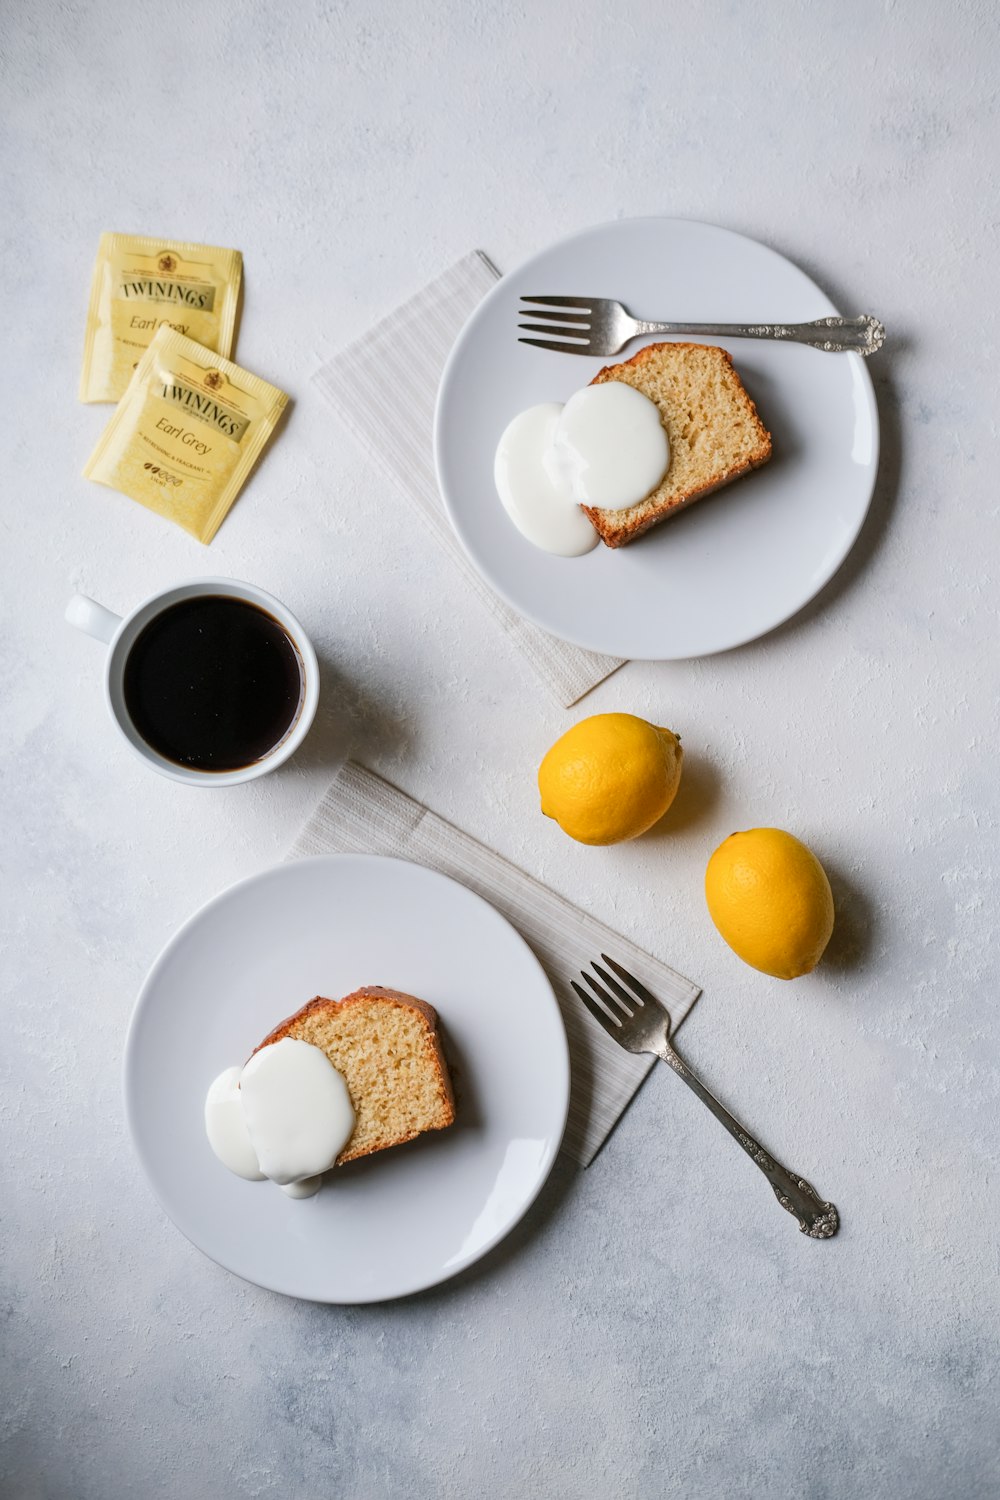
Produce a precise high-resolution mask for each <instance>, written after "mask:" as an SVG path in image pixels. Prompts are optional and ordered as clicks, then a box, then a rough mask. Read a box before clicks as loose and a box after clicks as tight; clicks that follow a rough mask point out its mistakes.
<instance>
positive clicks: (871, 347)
mask: <svg viewBox="0 0 1000 1500" xmlns="http://www.w3.org/2000/svg"><path fill="white" fill-rule="evenodd" d="M521 301H522V302H528V303H534V304H535V306H533V307H523V308H521V310H520V312H519V314H518V316H519V317H522V318H540V319H543V320H544V321H542V322H538V323H519V324H518V329H519V331H521V332H523V333H545V334H548V335H549V337H548V338H544V339H518V343H520V344H534V345H535V347H536V348H538V349H555V350H556V351H557V352H558V353H559V354H600V355H605V354H617V353H618V351H619V350H620V349H624V347H625V345H626V344H627V343H629V342H630V340H632V339H634V338H639V337H641V336H645V335H646V334H649V333H694V334H699V335H700V334H711V335H713V336H715V337H718V338H730V339H783V340H784V341H785V342H787V343H793V344H809V345H811V346H812V348H813V349H825V350H826V351H827V353H829V354H842V353H844V352H845V351H847V350H854V352H855V353H857V354H865V355H867V354H876V353H877V352H878V350H879V349H881V347H882V345H883V344H884V343H885V328H884V327H883V326H882V324H881V323H880V322H879V321H878V319H877V318H873V317H872V316H871V315H870V314H869V313H863V314H862V316H861V317H859V318H817V319H816V320H815V322H813V323H647V322H645V321H644V320H643V319H642V318H633V316H632V314H631V313H630V312H629V311H628V309H627V308H625V307H623V306H622V304H621V303H620V302H613V301H612V300H611V299H610V298H609V297H522V298H521ZM547 308H552V309H554V311H551V312H549V311H546V310H545V309H547ZM539 309H541V310H539ZM568 340H572V342H567V341H568Z"/></svg>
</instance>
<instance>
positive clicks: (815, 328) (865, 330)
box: [636, 313, 885, 355]
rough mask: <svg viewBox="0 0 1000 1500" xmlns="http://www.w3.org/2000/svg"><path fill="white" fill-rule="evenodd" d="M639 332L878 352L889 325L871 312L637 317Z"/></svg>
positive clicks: (835, 350)
mask: <svg viewBox="0 0 1000 1500" xmlns="http://www.w3.org/2000/svg"><path fill="white" fill-rule="evenodd" d="M636 332H637V333H638V334H647V333H697V334H702V333H706V334H715V335H721V337H723V338H731V339H782V340H785V341H786V342H790V343H795V344H809V345H811V347H812V348H813V349H825V350H826V351H827V353H829V354H843V353H845V352H846V351H848V350H853V351H854V352H855V353H857V354H866V355H867V354H876V353H877V352H878V350H879V349H881V347H882V345H883V344H884V343H885V328H884V327H883V325H882V324H881V323H880V322H879V321H878V319H877V318H873V317H871V316H870V315H869V314H868V313H865V314H863V315H862V316H861V317H860V318H817V319H816V321H815V322H814V323H645V322H641V321H640V320H638V319H636Z"/></svg>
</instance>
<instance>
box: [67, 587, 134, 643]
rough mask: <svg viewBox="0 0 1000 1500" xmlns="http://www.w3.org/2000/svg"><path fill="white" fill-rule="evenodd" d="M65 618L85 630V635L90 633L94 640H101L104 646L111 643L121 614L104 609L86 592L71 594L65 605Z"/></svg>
mask: <svg viewBox="0 0 1000 1500" xmlns="http://www.w3.org/2000/svg"><path fill="white" fill-rule="evenodd" d="M66 619H67V620H68V622H69V624H70V625H75V626H76V628H77V630H83V631H86V633H87V635H92V636H93V637H94V640H95V641H103V642H104V644H105V645H106V646H108V645H110V644H111V641H112V639H113V637H114V634H115V631H116V630H117V629H118V627H119V625H120V624H121V622H122V617H121V615H116V614H112V612H111V610H110V609H105V608H104V605H103V604H98V602H97V600H96V599H89V598H88V597H87V595H86V594H74V595H73V597H72V599H71V600H70V601H69V603H68V604H67V606H66Z"/></svg>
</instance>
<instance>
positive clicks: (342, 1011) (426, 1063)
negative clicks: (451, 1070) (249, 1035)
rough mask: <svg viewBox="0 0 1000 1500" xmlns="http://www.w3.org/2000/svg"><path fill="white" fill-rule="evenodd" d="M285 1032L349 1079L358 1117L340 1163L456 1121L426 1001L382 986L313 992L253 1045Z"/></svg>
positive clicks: (434, 1018)
mask: <svg viewBox="0 0 1000 1500" xmlns="http://www.w3.org/2000/svg"><path fill="white" fill-rule="evenodd" d="M283 1037H292V1038H293V1039H294V1040H295V1041H300V1042H309V1043H311V1045H312V1046H314V1047H318V1048H319V1049H320V1050H321V1051H322V1052H324V1053H325V1054H326V1056H327V1057H328V1058H329V1059H330V1062H331V1063H332V1064H333V1066H334V1067H335V1068H336V1069H337V1071H338V1073H340V1074H342V1075H343V1078H344V1081H345V1083H346V1084H347V1091H348V1093H349V1094H350V1096H351V1103H352V1104H353V1106H354V1113H355V1116H356V1119H355V1124H354V1130H353V1132H352V1133H351V1136H350V1139H349V1140H348V1142H347V1145H346V1146H345V1147H344V1149H343V1151H342V1152H341V1153H340V1155H339V1156H338V1157H337V1165H338V1166H342V1165H343V1164H344V1162H348V1161H354V1160H355V1159H356V1158H357V1157H359V1156H369V1155H371V1153H372V1152H373V1151H385V1150H386V1149H387V1148H388V1147H389V1146H401V1145H402V1144H403V1143H404V1141H412V1140H413V1138H414V1136H418V1135H420V1134H422V1133H423V1132H424V1131H425V1130H443V1129H444V1128H445V1127H446V1126H448V1125H451V1124H452V1123H453V1122H454V1119H455V1098H454V1094H453V1093H452V1087H451V1079H450V1077H449V1075H448V1064H447V1062H446V1061H445V1056H444V1052H443V1050H442V1047H441V1038H440V1036H439V1034H438V1024H437V1012H436V1011H435V1010H434V1007H433V1006H431V1005H428V1004H427V1002H426V1001H424V1000H417V999H416V998H415V997H414V996H413V995H406V994H403V993H402V992H401V991H399V990H389V989H383V988H382V987H381V986H380V985H369V986H366V987H365V988H364V989H360V990H355V991H354V993H353V994H350V995H346V996H345V997H344V999H343V1000H327V999H324V997H323V996H321V995H318V996H317V997H316V999H315V1000H310V1001H309V1004H308V1005H304V1006H303V1007H302V1009H301V1010H298V1011H296V1012H295V1014H294V1016H289V1017H288V1019H287V1020H286V1021H282V1023H281V1025H280V1026H276V1027H275V1029H274V1030H273V1031H272V1032H271V1033H270V1035H269V1036H267V1037H265V1038H264V1040H263V1041H262V1042H261V1044H260V1047H257V1048H256V1049H255V1050H256V1051H257V1052H259V1051H260V1050H261V1048H262V1047H269V1046H270V1045H271V1043H272V1042H280V1041H281V1040H282V1038H283Z"/></svg>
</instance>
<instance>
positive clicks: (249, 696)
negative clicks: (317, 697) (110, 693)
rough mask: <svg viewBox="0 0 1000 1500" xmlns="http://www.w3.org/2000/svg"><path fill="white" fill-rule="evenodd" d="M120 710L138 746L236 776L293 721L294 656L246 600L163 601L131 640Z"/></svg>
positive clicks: (297, 665) (273, 625)
mask: <svg viewBox="0 0 1000 1500" xmlns="http://www.w3.org/2000/svg"><path fill="white" fill-rule="evenodd" d="M123 688H124V694H125V706H126V708H127V709H128V712H129V716H130V717H131V719H132V722H133V724H134V725H135V727H136V729H137V730H138V731H139V733H140V734H141V735H142V738H143V739H144V740H145V741H146V743H147V744H148V745H150V746H152V748H153V749H154V750H156V751H158V752H159V753H160V755H163V756H165V757H166V758H167V759H168V760H172V761H174V762H176V763H177V764H178V765H182V766H190V767H191V768H192V769H193V770H200V771H236V770H239V769H241V768H242V767H244V766H250V765H253V764H254V763H255V762H256V761H259V760H262V759H263V758H264V756H266V755H267V754H268V753H269V752H270V751H272V750H273V749H275V747H276V746H277V745H278V744H280V742H281V741H282V740H283V739H284V738H285V736H286V734H287V733H288V731H289V730H290V729H291V727H292V725H293V724H294V723H295V720H296V718H297V717H298V713H299V708H300V704H301V701H302V689H303V673H302V662H301V658H300V657H299V653H298V651H297V650H296V649H295V646H294V644H293V643H292V641H291V640H290V638H289V636H288V634H287V632H286V631H285V630H284V629H283V627H282V626H281V625H279V623H278V621H277V620H275V619H274V618H273V616H271V615H269V614H267V613H266V611H265V610H263V609H258V608H257V606H256V605H255V604H248V603H246V602H245V601H244V600H242V599H231V598H227V597H226V596H224V595H202V596H200V597H198V598H195V599H185V600H182V601H181V603H179V604H172V605H171V606H170V607H169V608H168V609H165V610H163V611H162V613H161V614H158V615H157V616H156V618H155V619H154V620H151V621H150V623H149V624H148V625H147V626H146V627H145V629H144V630H142V631H141V632H140V633H139V635H138V636H137V637H136V640H135V644H134V645H133V647H132V649H131V651H130V652H129V654H128V659H127V661H126V663H125V673H124V682H123Z"/></svg>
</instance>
